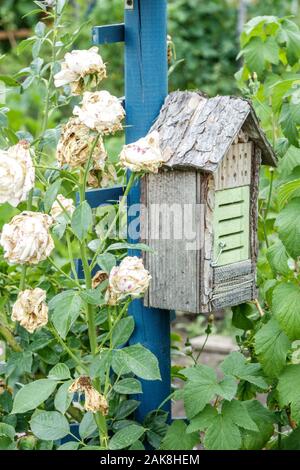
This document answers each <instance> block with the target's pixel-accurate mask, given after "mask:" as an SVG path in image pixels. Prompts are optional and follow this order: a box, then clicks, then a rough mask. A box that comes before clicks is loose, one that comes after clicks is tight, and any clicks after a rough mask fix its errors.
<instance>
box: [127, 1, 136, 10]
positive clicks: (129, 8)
mask: <svg viewBox="0 0 300 470" xmlns="http://www.w3.org/2000/svg"><path fill="white" fill-rule="evenodd" d="M133 9H134V0H125V10H133Z"/></svg>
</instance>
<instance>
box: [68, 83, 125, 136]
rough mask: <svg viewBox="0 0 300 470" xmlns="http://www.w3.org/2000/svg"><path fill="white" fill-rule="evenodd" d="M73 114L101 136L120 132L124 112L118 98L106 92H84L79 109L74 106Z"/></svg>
mask: <svg viewBox="0 0 300 470" xmlns="http://www.w3.org/2000/svg"><path fill="white" fill-rule="evenodd" d="M73 114H74V115H75V116H78V118H79V120H80V122H82V123H83V124H85V125H86V126H87V127H89V128H90V129H93V130H95V131H98V132H99V133H101V134H111V133H114V132H116V131H118V130H122V123H121V121H122V119H124V116H125V111H124V109H123V107H122V105H121V102H120V100H119V99H118V98H116V97H115V96H113V95H111V94H110V93H109V92H108V91H105V90H102V91H96V92H94V93H91V92H89V91H86V92H85V93H84V94H83V99H82V103H81V107H79V106H75V108H74V110H73Z"/></svg>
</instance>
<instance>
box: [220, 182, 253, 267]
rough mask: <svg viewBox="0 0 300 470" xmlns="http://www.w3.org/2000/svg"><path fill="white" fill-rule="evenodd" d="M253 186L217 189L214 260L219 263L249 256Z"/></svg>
mask: <svg viewBox="0 0 300 470" xmlns="http://www.w3.org/2000/svg"><path fill="white" fill-rule="evenodd" d="M249 204H250V187H249V186H240V187H238V188H230V189H224V190H221V191H216V199H215V210H214V262H215V263H216V264H215V265H216V266H223V265H225V264H231V263H237V262H239V261H244V260H247V259H249V247H250V220H249V219H250V208H249Z"/></svg>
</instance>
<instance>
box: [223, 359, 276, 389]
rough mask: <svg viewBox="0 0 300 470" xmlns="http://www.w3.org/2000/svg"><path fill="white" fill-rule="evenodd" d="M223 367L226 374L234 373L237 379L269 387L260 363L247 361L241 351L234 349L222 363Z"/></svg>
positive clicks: (261, 386)
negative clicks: (262, 374) (262, 373)
mask: <svg viewBox="0 0 300 470" xmlns="http://www.w3.org/2000/svg"><path fill="white" fill-rule="evenodd" d="M221 369H222V371H223V372H224V374H226V375H232V376H233V377H235V378H236V379H240V380H245V381H247V382H250V383H252V384H254V385H256V386H257V387H260V388H263V389H265V388H267V386H268V385H267V383H266V381H265V380H264V378H263V377H262V376H261V367H260V365H259V364H256V363H250V362H247V359H246V358H245V356H243V354H241V353H240V352H237V351H234V352H232V353H231V354H229V356H227V357H226V359H225V360H224V361H223V362H222V364H221Z"/></svg>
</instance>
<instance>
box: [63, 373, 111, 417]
mask: <svg viewBox="0 0 300 470" xmlns="http://www.w3.org/2000/svg"><path fill="white" fill-rule="evenodd" d="M69 392H70V393H74V392H83V393H84V397H85V403H84V409H85V410H86V411H91V412H92V413H97V412H100V413H101V414H102V415H103V416H106V415H107V414H108V402H107V400H106V398H105V396H104V395H101V394H100V393H99V392H98V391H97V390H96V389H95V388H94V387H93V385H92V381H91V379H90V378H89V377H86V376H81V377H78V379H76V380H75V381H74V382H73V383H72V385H71V386H70V387H69Z"/></svg>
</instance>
